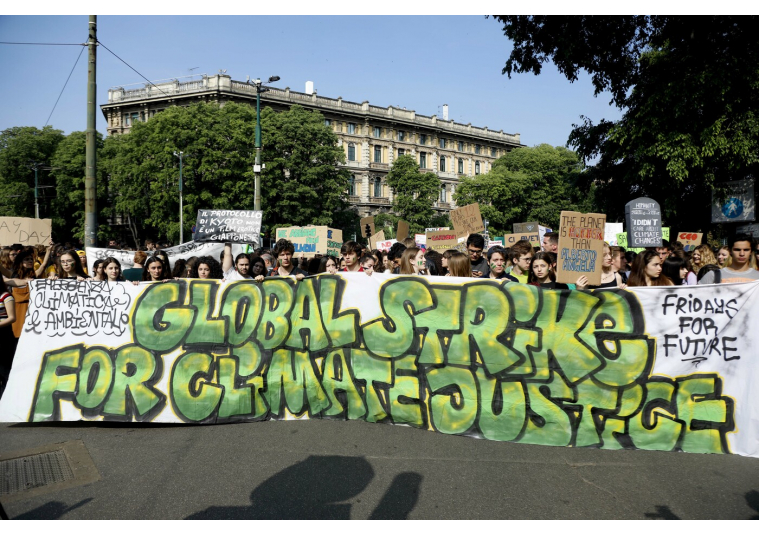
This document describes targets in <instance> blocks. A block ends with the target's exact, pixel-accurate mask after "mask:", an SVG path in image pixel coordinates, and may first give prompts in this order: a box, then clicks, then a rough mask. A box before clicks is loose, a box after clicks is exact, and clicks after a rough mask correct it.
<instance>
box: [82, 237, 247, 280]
mask: <svg viewBox="0 0 759 536" xmlns="http://www.w3.org/2000/svg"><path fill="white" fill-rule="evenodd" d="M244 248H245V245H241V244H232V257H236V256H237V255H238V254H239V253H243V252H244V251H243V250H244ZM162 251H164V252H166V254H167V255H168V256H169V264H170V265H171V267H172V268H174V263H175V262H176V261H177V259H185V260H187V259H189V258H191V257H203V256H209V257H213V258H214V259H216V260H217V261H218V260H219V259H220V256H221V252H222V251H224V244H221V243H218V242H185V243H184V244H179V245H178V246H173V247H170V248H166V249H164V250H162ZM85 252H86V253H87V273H90V274H92V273H94V272H93V271H92V265H93V264H94V263H95V261H96V260H98V259H105V258H106V257H113V258H114V259H116V260H117V261H119V263H121V269H122V271H123V270H126V269H127V268H133V267H134V253H135V252H134V251H128V250H125V249H110V248H85ZM146 253H147V254H148V257H149V256H150V255H151V254H152V252H150V251H148V252H146Z"/></svg>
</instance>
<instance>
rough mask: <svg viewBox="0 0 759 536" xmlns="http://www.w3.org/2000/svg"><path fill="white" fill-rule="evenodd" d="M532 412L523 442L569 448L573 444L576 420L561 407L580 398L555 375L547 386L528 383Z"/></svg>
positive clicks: (529, 414) (521, 441)
mask: <svg viewBox="0 0 759 536" xmlns="http://www.w3.org/2000/svg"><path fill="white" fill-rule="evenodd" d="M527 396H528V400H529V408H530V409H529V411H528V419H527V426H526V427H525V430H524V433H523V434H522V437H521V438H520V439H519V442H520V443H537V444H538V445H554V446H567V445H569V444H570V442H571V441H572V428H573V426H572V421H571V420H570V418H569V415H568V414H567V413H566V412H565V411H564V410H563V409H562V407H561V406H560V405H559V404H560V401H561V400H565V401H572V400H575V399H576V397H575V395H574V393H573V392H572V389H571V388H570V387H569V386H568V385H567V384H565V383H564V381H563V380H562V378H561V377H560V376H559V375H558V374H556V373H555V372H551V380H550V381H549V382H547V383H546V384H542V385H539V384H534V383H529V384H527Z"/></svg>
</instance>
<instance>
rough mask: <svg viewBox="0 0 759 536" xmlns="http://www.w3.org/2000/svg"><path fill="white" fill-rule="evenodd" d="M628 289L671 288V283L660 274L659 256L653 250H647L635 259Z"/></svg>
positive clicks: (628, 281)
mask: <svg viewBox="0 0 759 536" xmlns="http://www.w3.org/2000/svg"><path fill="white" fill-rule="evenodd" d="M627 286H628V287H671V286H672V281H670V279H669V278H668V277H667V276H666V275H664V274H662V261H661V256H660V255H659V253H658V252H657V251H656V250H655V249H647V250H646V251H643V252H642V253H641V254H640V255H638V256H637V257H635V260H634V261H633V265H632V269H631V270H630V277H629V278H628V279H627Z"/></svg>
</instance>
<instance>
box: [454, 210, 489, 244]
mask: <svg viewBox="0 0 759 536" xmlns="http://www.w3.org/2000/svg"><path fill="white" fill-rule="evenodd" d="M450 218H451V223H452V224H453V228H454V230H455V231H456V234H457V235H458V236H468V235H470V234H472V233H481V232H482V231H484V230H485V225H484V224H483V223H482V215H481V214H480V205H479V203H472V204H471V205H467V206H465V207H461V208H457V209H455V210H452V211H451V214H450Z"/></svg>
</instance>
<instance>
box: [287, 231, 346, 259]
mask: <svg viewBox="0 0 759 536" xmlns="http://www.w3.org/2000/svg"><path fill="white" fill-rule="evenodd" d="M280 238H286V239H287V240H289V241H290V242H292V243H293V246H295V256H296V257H300V255H301V254H303V255H307V256H311V255H316V254H317V253H319V254H321V255H332V256H333V257H340V248H341V247H342V246H343V232H342V231H341V230H340V229H330V228H329V227H327V226H326V225H321V226H310V227H280V228H279V229H277V240H279V239H280Z"/></svg>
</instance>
